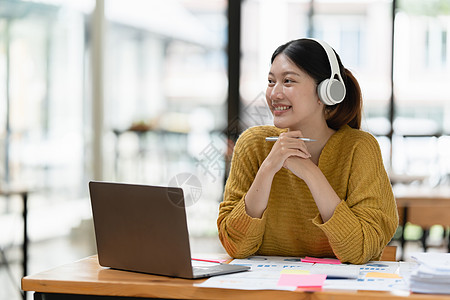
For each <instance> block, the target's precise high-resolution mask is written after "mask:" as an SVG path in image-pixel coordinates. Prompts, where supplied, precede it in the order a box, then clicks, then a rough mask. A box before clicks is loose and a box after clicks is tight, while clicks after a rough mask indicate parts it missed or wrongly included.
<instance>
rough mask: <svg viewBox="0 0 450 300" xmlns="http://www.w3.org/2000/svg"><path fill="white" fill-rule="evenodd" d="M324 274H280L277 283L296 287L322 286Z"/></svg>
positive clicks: (325, 276)
mask: <svg viewBox="0 0 450 300" xmlns="http://www.w3.org/2000/svg"><path fill="white" fill-rule="evenodd" d="M325 279H327V275H326V274H281V276H280V279H279V280H278V285H283V286H296V287H322V285H323V283H324V281H325Z"/></svg>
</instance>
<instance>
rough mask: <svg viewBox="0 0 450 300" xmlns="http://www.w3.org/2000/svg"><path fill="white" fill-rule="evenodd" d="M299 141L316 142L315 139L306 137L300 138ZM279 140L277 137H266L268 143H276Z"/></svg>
mask: <svg viewBox="0 0 450 300" xmlns="http://www.w3.org/2000/svg"><path fill="white" fill-rule="evenodd" d="M298 139H299V140H302V141H305V142H315V141H316V140H314V139H310V138H304V137H299V138H298ZM277 140H278V137H277V136H268V137H266V141H268V142H276V141H277Z"/></svg>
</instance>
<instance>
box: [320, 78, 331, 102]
mask: <svg viewBox="0 0 450 300" xmlns="http://www.w3.org/2000/svg"><path fill="white" fill-rule="evenodd" d="M329 82H330V79H325V80H324V81H322V82H321V83H319V85H318V86H317V95H318V96H319V99H320V101H322V102H323V104H325V105H333V102H332V101H331V100H330V99H329V98H328V93H327V89H328V83H329Z"/></svg>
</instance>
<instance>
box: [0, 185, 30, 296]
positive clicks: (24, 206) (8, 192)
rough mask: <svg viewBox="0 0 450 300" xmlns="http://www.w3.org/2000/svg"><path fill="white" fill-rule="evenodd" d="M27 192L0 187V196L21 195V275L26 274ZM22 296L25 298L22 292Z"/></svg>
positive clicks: (23, 189) (6, 261) (4, 256)
mask: <svg viewBox="0 0 450 300" xmlns="http://www.w3.org/2000/svg"><path fill="white" fill-rule="evenodd" d="M28 194H29V190H27V189H25V188H2V189H0V196H2V197H10V196H21V197H22V219H23V242H22V273H23V276H26V275H27V274H28V229H27V228H28ZM0 251H1V254H2V259H3V260H4V263H5V264H6V267H7V268H9V262H8V259H7V257H6V255H5V253H4V251H3V249H0ZM23 298H24V299H25V298H26V295H25V293H24V295H23Z"/></svg>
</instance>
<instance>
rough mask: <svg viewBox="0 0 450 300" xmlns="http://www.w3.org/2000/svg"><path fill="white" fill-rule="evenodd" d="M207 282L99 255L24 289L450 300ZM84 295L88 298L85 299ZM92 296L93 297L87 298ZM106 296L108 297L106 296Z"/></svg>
mask: <svg viewBox="0 0 450 300" xmlns="http://www.w3.org/2000/svg"><path fill="white" fill-rule="evenodd" d="M204 280H205V279H196V280H189V279H180V278H170V277H165V276H156V275H149V274H143V273H135V272H126V271H119V270H114V269H109V268H103V267H101V266H100V265H99V264H98V259H97V256H91V257H87V258H84V259H81V260H79V261H76V262H74V263H70V264H67V265H63V266H59V267H56V268H54V269H51V270H48V271H44V272H41V273H38V274H35V275H31V276H27V277H25V278H23V279H22V288H23V289H24V290H26V291H35V292H36V293H35V299H36V300H42V299H46V300H53V299H58V300H64V299H71V300H75V299H92V300H94V299H95V300H97V299H105V298H115V299H135V298H134V297H136V298H147V299H149V298H158V299H161V298H162V299H164V298H165V299H211V300H214V299H222V300H225V299H226V300H228V299H235V300H237V299H246V300H247V299H258V300H260V299H263V300H264V299H270V300H272V299H317V300H327V299H330V300H331V299H334V300H344V299H345V300H352V299H371V300H376V299H379V300H397V299H404V298H405V297H409V298H408V299H423V300H425V299H431V300H433V299H436V300H450V295H430V294H426V295H421V294H413V293H409V292H405V291H398V292H377V291H342V290H339V291H337V290H336V291H331V290H326V291H314V292H311V291H294V292H291V291H279V290H254V291H252V290H234V289H217V288H202V287H197V286H195V284H197V283H201V282H203V281H204ZM83 295H84V296H83ZM86 295H91V296H86ZM105 296H106V297H105Z"/></svg>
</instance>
